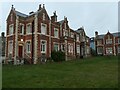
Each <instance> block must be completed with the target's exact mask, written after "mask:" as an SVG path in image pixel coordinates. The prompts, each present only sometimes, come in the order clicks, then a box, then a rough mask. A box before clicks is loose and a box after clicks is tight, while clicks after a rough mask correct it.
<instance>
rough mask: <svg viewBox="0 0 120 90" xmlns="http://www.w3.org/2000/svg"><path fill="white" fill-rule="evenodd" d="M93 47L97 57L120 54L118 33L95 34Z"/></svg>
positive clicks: (119, 35)
mask: <svg viewBox="0 0 120 90" xmlns="http://www.w3.org/2000/svg"><path fill="white" fill-rule="evenodd" d="M95 46H96V52H97V54H98V55H118V54H120V32H116V33H110V32H109V31H108V32H107V34H103V35H98V32H95Z"/></svg>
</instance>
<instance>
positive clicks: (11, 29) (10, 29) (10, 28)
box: [9, 24, 14, 35]
mask: <svg viewBox="0 0 120 90" xmlns="http://www.w3.org/2000/svg"><path fill="white" fill-rule="evenodd" d="M13 33H14V24H10V25H9V35H13Z"/></svg>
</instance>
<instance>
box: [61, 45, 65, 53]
mask: <svg viewBox="0 0 120 90" xmlns="http://www.w3.org/2000/svg"><path fill="white" fill-rule="evenodd" d="M61 51H63V52H64V51H65V44H61Z"/></svg>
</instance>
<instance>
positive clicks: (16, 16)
mask: <svg viewBox="0 0 120 90" xmlns="http://www.w3.org/2000/svg"><path fill="white" fill-rule="evenodd" d="M81 29H82V28H81ZM81 31H82V32H81ZM6 32H7V35H6V62H8V61H9V60H13V62H14V64H15V63H16V59H17V58H18V57H20V58H27V60H28V61H29V63H34V64H36V63H37V62H38V58H40V57H41V56H42V55H44V56H45V57H46V58H48V57H51V51H52V50H54V49H55V50H62V51H63V52H65V55H66V60H69V59H71V58H76V57H80V56H89V55H90V50H89V47H90V43H89V41H87V42H86V40H87V39H88V40H89V37H87V36H86V35H84V36H81V33H84V34H85V32H84V29H82V30H79V29H78V30H77V31H75V30H72V29H71V28H70V27H69V25H68V20H67V18H66V17H64V20H61V21H57V15H56V12H54V15H53V16H51V17H49V15H48V14H47V11H46V9H45V6H44V5H43V7H41V5H40V6H39V9H38V10H37V12H31V13H30V14H29V15H25V14H23V13H20V12H18V11H16V10H15V8H14V7H13V6H12V8H11V11H10V13H9V15H8V18H7V30H6ZM82 37H84V38H85V41H81V38H82ZM82 43H84V44H82ZM83 46H84V51H81V47H83ZM9 47H12V49H9ZM86 47H88V48H86ZM87 49H88V51H89V53H84V55H82V54H81V52H86V50H87Z"/></svg>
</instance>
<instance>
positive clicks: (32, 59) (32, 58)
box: [31, 20, 34, 64]
mask: <svg viewBox="0 0 120 90" xmlns="http://www.w3.org/2000/svg"><path fill="white" fill-rule="evenodd" d="M33 61H34V20H33V22H32V57H31V64H33Z"/></svg>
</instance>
